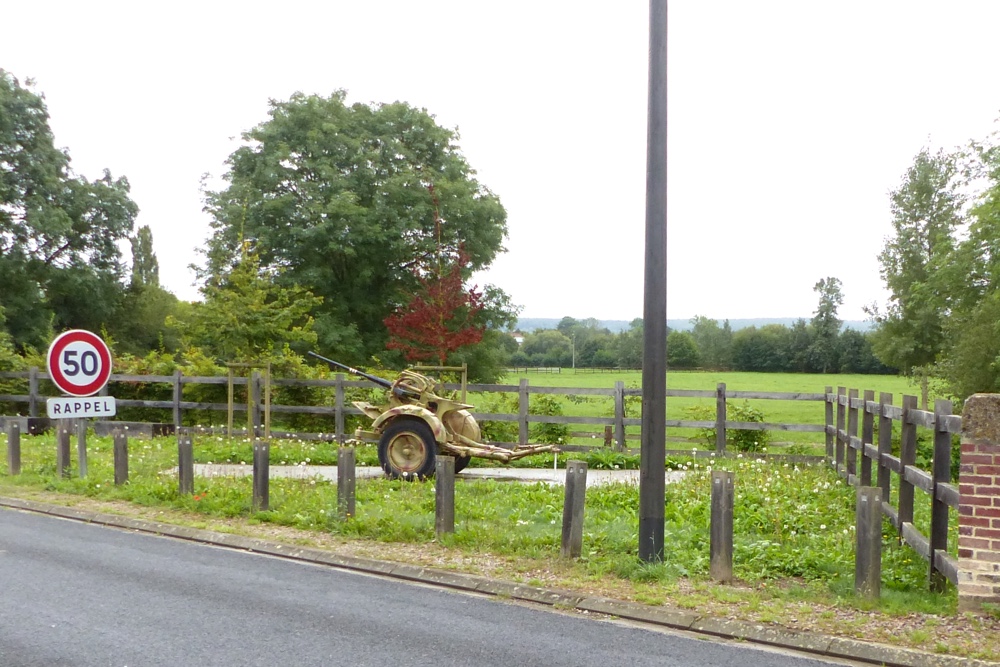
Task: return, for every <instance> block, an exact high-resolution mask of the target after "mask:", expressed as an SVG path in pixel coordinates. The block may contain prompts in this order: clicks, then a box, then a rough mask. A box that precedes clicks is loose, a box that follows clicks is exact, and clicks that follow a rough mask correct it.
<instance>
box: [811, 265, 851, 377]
mask: <svg viewBox="0 0 1000 667" xmlns="http://www.w3.org/2000/svg"><path fill="white" fill-rule="evenodd" d="M813 290H814V291H816V292H818V293H819V305H818V306H816V314H815V315H814V316H813V318H812V327H813V332H814V335H815V338H814V340H813V344H812V348H811V349H810V355H811V356H812V359H813V363H814V365H815V366H816V367H818V368H819V369H820V372H821V373H829V372H830V371H831V370H833V369H835V368H837V367H838V365H837V339H838V338H839V336H840V327H841V325H842V324H843V321H841V320H840V319H839V318H838V317H837V308H839V307H840V304H842V303H843V302H844V294H843V292H841V289H840V280H839V279H837V278H823V279H822V280H820V281H819V282H817V283H816V284H815V285H813Z"/></svg>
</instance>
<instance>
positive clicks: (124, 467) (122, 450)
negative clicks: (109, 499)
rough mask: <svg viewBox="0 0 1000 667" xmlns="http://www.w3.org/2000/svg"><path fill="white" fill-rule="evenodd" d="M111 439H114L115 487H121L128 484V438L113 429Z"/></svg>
mask: <svg viewBox="0 0 1000 667" xmlns="http://www.w3.org/2000/svg"><path fill="white" fill-rule="evenodd" d="M112 437H113V438H114V457H115V486H121V485H122V484H128V436H127V435H126V434H125V433H124V432H122V431H120V430H118V429H115V431H114V433H113V434H112Z"/></svg>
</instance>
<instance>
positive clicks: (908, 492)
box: [896, 396, 917, 538]
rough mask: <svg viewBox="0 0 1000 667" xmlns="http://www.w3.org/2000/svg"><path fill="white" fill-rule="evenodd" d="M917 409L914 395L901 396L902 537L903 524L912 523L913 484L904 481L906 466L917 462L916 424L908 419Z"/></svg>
mask: <svg viewBox="0 0 1000 667" xmlns="http://www.w3.org/2000/svg"><path fill="white" fill-rule="evenodd" d="M916 409H917V397H916V396H903V420H902V425H901V427H900V436H899V463H900V465H901V467H902V470H901V471H900V474H899V525H897V526H896V528H898V529H899V531H900V533H899V534H900V538H902V534H903V533H902V531H903V524H904V523H913V485H912V484H910V483H909V482H907V481H906V475H905V473H906V466H912V465H914V464H915V463H916V462H917V425H916V424H914V423H912V422H911V421H910V411H911V410H916Z"/></svg>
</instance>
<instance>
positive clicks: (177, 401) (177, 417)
mask: <svg viewBox="0 0 1000 667" xmlns="http://www.w3.org/2000/svg"><path fill="white" fill-rule="evenodd" d="M181 375H182V373H181V371H180V370H176V371H174V387H173V389H174V392H173V393H174V396H173V399H174V405H173V408H174V428H175V429H178V428H180V427H181V397H182V396H183V395H184V387H183V385H182V384H181Z"/></svg>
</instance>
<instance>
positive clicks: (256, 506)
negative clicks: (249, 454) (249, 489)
mask: <svg viewBox="0 0 1000 667" xmlns="http://www.w3.org/2000/svg"><path fill="white" fill-rule="evenodd" d="M270 483H271V443H270V441H268V440H254V441H253V503H252V505H253V510H254V511H255V512H266V511H267V510H269V509H270V508H271V497H270V495H271V493H270V492H271V484H270Z"/></svg>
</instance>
